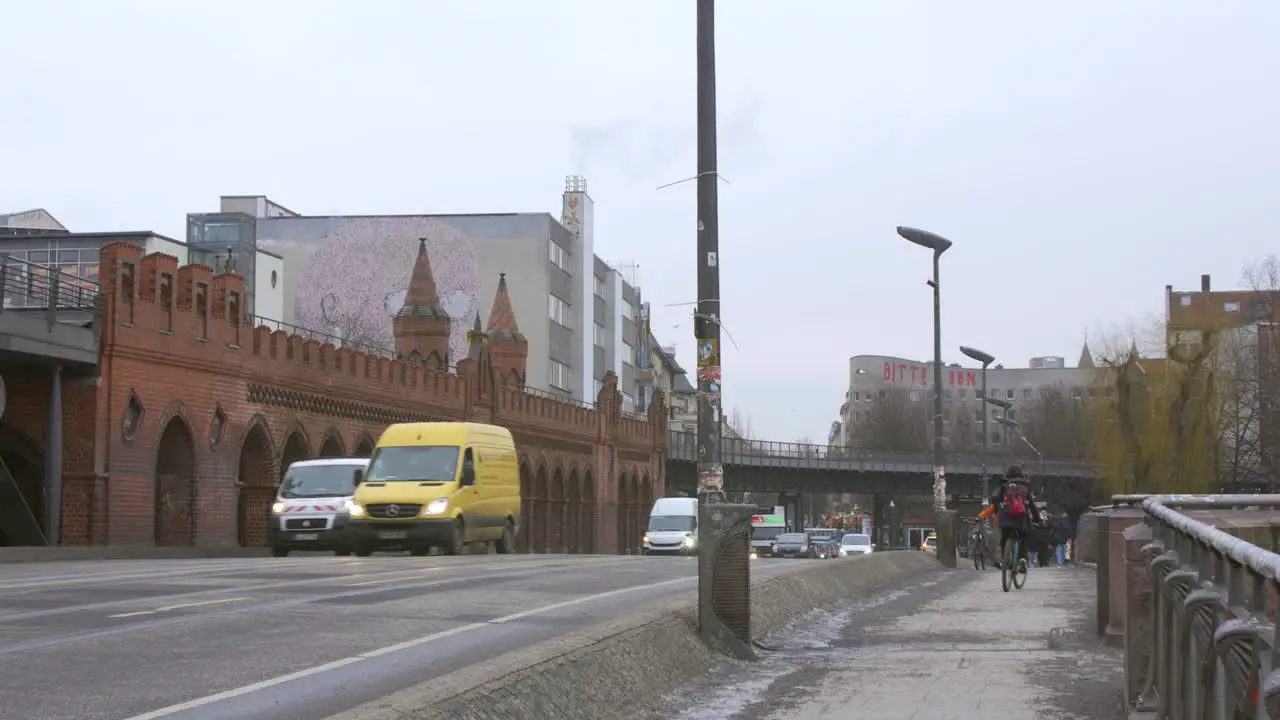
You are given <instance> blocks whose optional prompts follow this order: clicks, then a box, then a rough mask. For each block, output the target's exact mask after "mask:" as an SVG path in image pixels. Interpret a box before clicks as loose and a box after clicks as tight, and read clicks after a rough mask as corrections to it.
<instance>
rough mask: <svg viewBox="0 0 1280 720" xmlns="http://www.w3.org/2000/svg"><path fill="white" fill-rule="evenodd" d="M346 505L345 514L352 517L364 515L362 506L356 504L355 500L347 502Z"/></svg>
mask: <svg viewBox="0 0 1280 720" xmlns="http://www.w3.org/2000/svg"><path fill="white" fill-rule="evenodd" d="M346 504H347V514H349V515H351V516H352V517H357V516H359V515H364V506H363V505H361V504H360V503H358V502H356V501H355V500H348V501H347V503H346Z"/></svg>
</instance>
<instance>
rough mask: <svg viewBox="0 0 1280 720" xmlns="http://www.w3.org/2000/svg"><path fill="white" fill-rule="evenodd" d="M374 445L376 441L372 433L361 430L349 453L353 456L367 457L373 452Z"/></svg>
mask: <svg viewBox="0 0 1280 720" xmlns="http://www.w3.org/2000/svg"><path fill="white" fill-rule="evenodd" d="M376 446H377V443H376V442H375V441H374V439H373V435H370V434H369V433H368V432H362V433H360V435H359V436H358V437H357V438H356V444H355V447H354V449H352V451H351V453H352V455H353V456H354V457H369V456H370V455H372V454H373V448H374V447H376Z"/></svg>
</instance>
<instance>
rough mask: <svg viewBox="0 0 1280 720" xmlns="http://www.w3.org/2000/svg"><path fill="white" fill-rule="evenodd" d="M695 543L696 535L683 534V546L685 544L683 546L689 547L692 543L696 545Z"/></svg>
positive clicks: (696, 542) (696, 540)
mask: <svg viewBox="0 0 1280 720" xmlns="http://www.w3.org/2000/svg"><path fill="white" fill-rule="evenodd" d="M697 544H698V538H696V537H694V536H692V535H685V536H684V546H685V547H687V548H691V547H693V546H694V545H697Z"/></svg>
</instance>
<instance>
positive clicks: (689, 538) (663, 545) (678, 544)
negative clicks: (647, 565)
mask: <svg viewBox="0 0 1280 720" xmlns="http://www.w3.org/2000/svg"><path fill="white" fill-rule="evenodd" d="M640 552H641V553H643V554H645V555H650V554H654V555H696V554H698V498H696V497H694V498H689V497H672V498H658V499H657V500H656V501H655V502H654V503H653V509H652V510H650V511H649V529H648V531H647V532H645V534H644V541H643V546H642V547H641V550H640Z"/></svg>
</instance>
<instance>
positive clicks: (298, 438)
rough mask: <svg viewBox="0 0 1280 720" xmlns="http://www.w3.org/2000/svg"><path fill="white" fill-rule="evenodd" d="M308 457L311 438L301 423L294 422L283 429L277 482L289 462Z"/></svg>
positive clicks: (309, 455)
mask: <svg viewBox="0 0 1280 720" xmlns="http://www.w3.org/2000/svg"><path fill="white" fill-rule="evenodd" d="M310 459H311V440H310V438H308V437H307V429H306V428H305V427H303V426H302V423H294V424H293V426H292V427H290V428H289V429H288V430H287V431H285V434H284V439H283V440H282V441H281V442H280V464H279V465H278V466H277V468H276V469H277V471H278V472H277V477H276V481H277V482H279V481H280V480H281V479H282V478H284V474H285V472H286V471H287V470H288V469H289V466H290V465H291V464H293V463H295V462H298V461H299V460H310Z"/></svg>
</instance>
